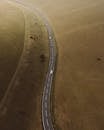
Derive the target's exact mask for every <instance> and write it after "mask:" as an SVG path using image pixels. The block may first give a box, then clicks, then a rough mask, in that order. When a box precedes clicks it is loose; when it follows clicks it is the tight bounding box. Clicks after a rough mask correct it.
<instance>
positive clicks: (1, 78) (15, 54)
mask: <svg viewBox="0 0 104 130" xmlns="http://www.w3.org/2000/svg"><path fill="white" fill-rule="evenodd" d="M24 26H25V25H24V16H23V14H22V13H21V11H20V10H19V9H18V8H16V7H14V6H12V5H10V4H8V3H6V2H2V1H1V2H0V100H1V98H2V97H3V96H4V93H5V91H6V89H7V87H8V85H9V83H10V80H11V78H12V77H13V74H14V72H15V71H16V68H17V65H18V62H19V59H20V56H21V53H22V50H23V46H24Z"/></svg>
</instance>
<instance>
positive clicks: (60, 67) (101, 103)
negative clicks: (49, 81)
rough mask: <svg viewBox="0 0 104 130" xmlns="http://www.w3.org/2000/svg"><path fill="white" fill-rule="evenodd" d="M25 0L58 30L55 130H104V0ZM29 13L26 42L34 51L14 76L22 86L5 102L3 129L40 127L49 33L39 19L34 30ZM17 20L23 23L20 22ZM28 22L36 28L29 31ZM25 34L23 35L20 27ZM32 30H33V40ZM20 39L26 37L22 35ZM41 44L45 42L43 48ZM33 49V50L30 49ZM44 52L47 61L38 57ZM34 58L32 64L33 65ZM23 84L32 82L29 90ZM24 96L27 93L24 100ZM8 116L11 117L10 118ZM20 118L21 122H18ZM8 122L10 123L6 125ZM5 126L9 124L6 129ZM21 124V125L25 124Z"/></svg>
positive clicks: (26, 15) (39, 128) (27, 56)
mask: <svg viewBox="0 0 104 130" xmlns="http://www.w3.org/2000/svg"><path fill="white" fill-rule="evenodd" d="M21 1H22V2H24V3H28V4H27V5H28V6H29V7H30V8H31V7H37V8H39V10H41V11H42V12H43V14H45V15H46V16H47V17H48V19H49V22H50V23H51V25H52V28H53V30H54V32H55V36H56V40H57V46H58V61H57V71H56V77H55V81H54V84H55V85H54V97H53V99H54V100H53V109H54V116H53V117H54V119H55V128H56V130H103V129H104V123H103V122H104V87H103V86H104V44H103V43H104V2H103V0H99V1H97V0H74V1H73V0H55V1H53V0H51V1H49V0H46V1H43V0H25V1H24V0H21ZM0 6H1V4H0ZM0 10H1V9H0ZM23 12H24V11H23ZM27 12H28V11H27ZM28 13H29V12H28ZM28 13H25V19H28V20H30V21H27V23H26V25H27V26H26V27H27V29H26V30H27V31H25V32H26V34H25V36H27V37H28V36H29V37H28V38H25V43H28V42H27V41H28V40H29V43H31V44H29V45H30V46H29V49H30V51H29V52H30V53H29V52H28V51H26V52H28V55H27V53H26V55H25V56H24V57H25V60H23V63H22V64H21V69H20V70H22V71H19V73H18V75H17V78H16V80H15V81H16V82H14V84H15V85H16V86H18V87H17V89H14V90H13V93H12V94H11V95H10V98H9V99H8V100H7V101H6V104H7V105H5V106H6V107H4V109H3V111H2V114H1V115H2V116H1V117H0V119H1V118H2V121H1V123H0V128H2V130H3V128H4V129H5V130H10V129H15V128H17V130H18V129H19V130H20V129H22V130H26V129H29V130H34V127H35V130H42V126H41V97H42V90H43V88H42V85H43V82H44V77H45V71H46V68H47V63H48V47H47V44H45V43H47V35H46V30H45V28H44V26H41V27H43V28H41V29H42V32H41V31H39V27H40V25H41V24H40V21H37V22H36V23H38V24H39V26H38V28H35V27H36V26H34V25H33V22H32V20H34V18H33V19H32V17H31V18H30V13H29V14H28ZM18 16H20V15H18ZM22 18H23V17H22ZM35 20H36V18H35ZM0 21H1V19H0ZM22 21H23V20H22ZM19 22H21V21H20V20H19ZM21 23H22V22H21ZM28 23H30V24H28ZM30 25H31V26H32V27H31V28H33V30H30V31H29V32H28V30H29V28H30ZM21 26H22V28H21V29H23V24H22V25H21ZM0 29H1V27H0ZM19 30H20V29H19ZM34 30H36V32H34ZM31 31H32V32H31ZM44 31H45V33H44ZM1 32H2V31H0V35H1ZM16 32H18V31H16ZM21 32H22V33H23V31H22V30H21ZM30 32H31V33H30ZM34 33H35V36H37V34H38V35H39V34H40V35H39V36H40V40H39V41H38V44H36V42H37V41H34V40H33V36H34V35H33V34H34ZM19 34H20V33H19ZM29 34H32V37H31V38H30V35H29ZM41 34H42V35H41ZM23 35H24V34H23ZM3 36H4V35H3ZM21 38H23V36H22V37H21ZM21 41H22V40H21ZM33 41H34V42H33ZM45 41H46V42H45ZM34 43H35V44H34ZM42 43H44V46H43V44H42ZM26 45H28V44H26ZM0 46H1V45H0ZM33 46H35V47H33ZM31 48H34V49H32V50H31ZM40 48H41V49H40ZM35 52H36V53H35ZM0 53H1V51H0ZM43 53H45V55H46V62H44V63H41V62H40V59H39V57H40V55H42V54H43ZM0 55H1V54H0ZM30 57H31V58H30ZM33 61H34V62H33ZM31 62H32V64H30V63H31ZM43 64H44V65H43ZM24 66H25V68H24ZM37 68H38V69H37ZM10 72H11V71H10ZM30 75H31V78H30ZM34 81H35V82H34ZM34 83H35V84H34ZM15 85H14V86H15ZM25 85H26V86H29V88H28V87H26V86H25ZM21 90H22V91H21ZM31 90H32V92H31ZM17 95H19V96H17ZM21 97H23V99H22V98H21ZM21 99H22V100H21ZM18 101H20V102H18ZM24 104H25V105H24ZM13 107H14V108H13ZM7 108H8V109H7ZM6 113H7V114H6ZM11 113H12V116H11ZM10 116H11V120H9V119H8V117H10ZM5 117H6V118H5ZM16 117H17V118H16ZM15 119H17V120H15ZM24 119H25V120H24ZM18 120H19V121H20V122H18ZM5 122H6V123H7V124H8V125H5V127H4V124H5ZM16 122H17V124H16ZM12 124H14V125H12ZM21 124H22V125H21ZM7 126H9V127H8V128H7ZM18 126H22V128H20V127H18ZM15 130H16V129H15Z"/></svg>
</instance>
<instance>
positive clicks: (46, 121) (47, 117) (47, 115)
mask: <svg viewBox="0 0 104 130" xmlns="http://www.w3.org/2000/svg"><path fill="white" fill-rule="evenodd" d="M10 1H12V0H10ZM15 2H16V3H18V4H21V5H22V6H24V7H26V8H28V3H27V4H26V2H23V1H20V0H15ZM31 9H34V7H33V8H31ZM35 12H36V13H37V14H38V15H39V16H40V17H41V19H42V21H43V22H44V24H45V26H46V29H47V32H48V38H49V49H50V58H49V67H48V72H47V75H46V80H45V84H44V91H43V98H42V122H43V128H44V130H54V127H53V123H52V116H51V110H50V108H51V90H52V81H53V76H54V70H55V65H56V41H55V37H54V34H53V31H52V29H51V26H50V25H49V23H48V21H47V19H46V17H44V16H43V14H42V13H41V12H40V11H39V10H38V9H37V8H35Z"/></svg>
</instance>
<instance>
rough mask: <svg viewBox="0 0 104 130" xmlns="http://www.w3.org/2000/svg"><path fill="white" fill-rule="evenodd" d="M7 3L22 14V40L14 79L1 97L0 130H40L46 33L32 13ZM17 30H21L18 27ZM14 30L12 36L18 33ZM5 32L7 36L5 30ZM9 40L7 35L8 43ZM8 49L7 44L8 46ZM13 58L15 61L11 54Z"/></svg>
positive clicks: (45, 63) (44, 74) (46, 59)
mask: <svg viewBox="0 0 104 130" xmlns="http://www.w3.org/2000/svg"><path fill="white" fill-rule="evenodd" d="M9 3H10V5H11V6H13V7H14V8H18V9H19V10H21V13H23V14H24V18H25V40H24V51H23V54H22V57H21V60H20V61H19V67H18V69H17V71H16V73H15V77H14V80H12V82H11V84H10V86H9V87H10V89H9V90H7V92H6V95H5V96H4V97H5V98H4V97H3V100H2V104H0V108H1V105H2V109H1V111H0V129H2V130H34V129H35V130H41V129H42V123H41V99H42V93H43V86H44V80H45V76H46V71H47V65H48V58H49V48H48V38H47V31H46V28H45V27H44V25H43V23H42V22H41V20H40V19H38V18H37V17H36V15H35V14H34V12H33V11H30V10H28V9H27V8H24V7H22V6H19V5H18V4H14V3H11V2H9ZM14 5H15V6H14ZM4 7H5V5H4ZM14 14H16V12H14ZM2 17H3V16H2ZM22 17H23V16H22ZM10 19H12V17H11V18H10ZM15 19H16V17H15ZM17 22H18V21H17ZM20 22H21V26H22V27H21V28H23V25H22V22H23V20H22V21H20ZM17 27H18V25H17ZM18 29H19V30H21V29H20V28H18ZM18 29H17V30H16V33H19V34H21V32H19V30H18ZM11 31H12V30H11ZM22 31H24V30H22ZM6 33H8V30H7V31H6ZM12 38H13V37H12V36H11V42H12ZM22 38H23V36H22ZM18 40H20V39H18ZM14 42H16V41H14ZM11 44H14V43H11ZM19 44H20V43H19ZM11 46H12V45H11ZM9 47H10V45H8V48H9ZM4 49H5V48H4ZM16 49H17V48H16ZM7 51H8V49H7ZM43 54H44V55H45V60H44V61H43V60H42V58H41V55H43ZM5 55H6V54H5ZM10 56H11V55H10ZM10 58H12V56H11V57H10ZM14 58H16V57H15V55H14ZM3 72H4V71H3ZM6 87H7V86H6Z"/></svg>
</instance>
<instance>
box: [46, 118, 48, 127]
mask: <svg viewBox="0 0 104 130" xmlns="http://www.w3.org/2000/svg"><path fill="white" fill-rule="evenodd" d="M46 122H47V126H48V127H49V122H48V118H47V120H46Z"/></svg>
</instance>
